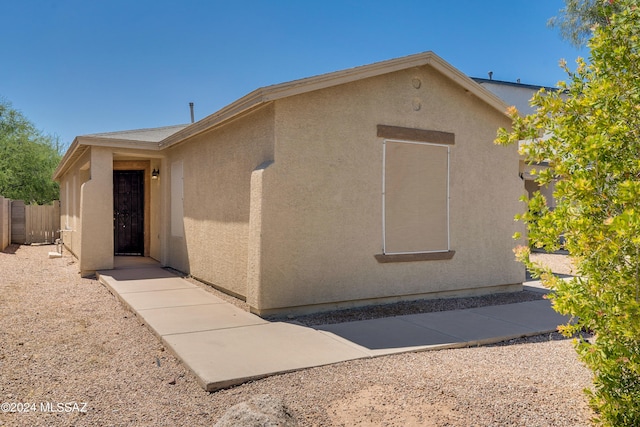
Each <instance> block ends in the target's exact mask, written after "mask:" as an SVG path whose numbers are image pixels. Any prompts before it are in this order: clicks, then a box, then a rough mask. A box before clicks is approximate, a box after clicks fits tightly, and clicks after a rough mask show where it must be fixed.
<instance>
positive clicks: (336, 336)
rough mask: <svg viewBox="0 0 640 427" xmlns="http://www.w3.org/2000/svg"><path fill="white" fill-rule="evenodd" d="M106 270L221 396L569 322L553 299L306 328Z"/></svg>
mask: <svg viewBox="0 0 640 427" xmlns="http://www.w3.org/2000/svg"><path fill="white" fill-rule="evenodd" d="M125 265H126V267H124V268H120V269H116V270H109V271H100V272H98V278H99V280H100V281H101V282H102V283H103V284H105V285H106V286H107V287H108V288H109V289H110V290H111V292H112V293H114V294H115V295H116V296H118V297H119V298H120V300H121V301H122V302H123V303H124V304H125V305H127V306H128V307H129V308H130V309H131V310H132V311H133V312H134V313H136V315H138V316H139V317H140V318H141V319H143V320H144V322H145V323H146V324H147V325H148V326H149V328H150V329H151V330H152V331H153V332H154V333H155V334H156V335H157V336H158V337H159V338H160V339H161V340H162V342H163V343H164V345H165V346H166V347H167V348H169V349H170V350H171V351H172V352H173V353H174V354H175V355H176V356H177V357H178V358H180V359H181V360H182V362H183V363H184V364H185V365H186V366H187V367H188V368H189V369H191V370H192V371H193V372H194V374H195V375H196V377H197V378H198V381H199V382H200V384H201V385H202V387H203V388H204V389H205V390H207V391H215V390H218V389H221V388H226V387H230V386H233V385H236V384H241V383H243V382H246V381H249V380H253V379H257V378H262V377H266V376H269V375H274V374H279V373H284V372H290V371H294V370H299V369H305V368H311V367H314V366H321V365H327V364H332V363H338V362H343V361H347V360H354V359H362V358H369V357H376V356H382V355H387V354H394V353H402V352H410V351H423V350H430V349H441V348H455V347H466V346H472V345H481V344H488V343H495V342H500V341H505V340H508V339H513V338H519V337H522V336H528V335H537V334H541V333H549V332H553V331H555V330H556V329H557V326H558V325H559V324H562V323H566V321H567V319H566V318H564V317H563V316H560V315H558V314H557V313H555V312H554V311H553V310H552V309H551V307H550V303H549V302H548V301H546V300H541V301H532V302H525V303H519V304H508V305H501V306H491V307H482V308H474V309H467V310H455V311H446V312H436V313H423V314H413V315H406V316H396V317H389V318H381V319H373V320H363V321H355V322H345V323H337V324H330V325H322V326H317V327H315V328H310V327H305V326H302V325H298V324H295V323H286V322H269V321H266V320H264V319H262V318H260V317H258V316H255V315H253V314H251V313H248V312H245V311H243V310H241V309H239V308H237V307H235V306H233V305H232V304H229V303H227V302H225V301H223V300H222V299H220V298H218V297H216V296H215V295H213V294H212V293H210V292H207V291H206V290H204V289H201V288H200V287H198V286H197V285H195V284H193V283H190V282H188V281H186V280H184V279H182V278H180V277H178V276H176V275H174V274H173V273H171V272H170V271H168V270H165V269H162V268H160V267H159V266H158V265H157V264H156V263H152V262H146V263H144V264H143V265H138V266H136V265H135V264H131V263H125Z"/></svg>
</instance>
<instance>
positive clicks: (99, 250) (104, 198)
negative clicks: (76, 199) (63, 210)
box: [79, 147, 113, 274]
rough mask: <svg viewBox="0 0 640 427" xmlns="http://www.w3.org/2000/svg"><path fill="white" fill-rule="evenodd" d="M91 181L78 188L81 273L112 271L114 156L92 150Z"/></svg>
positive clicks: (100, 149) (104, 151) (96, 149)
mask: <svg viewBox="0 0 640 427" xmlns="http://www.w3.org/2000/svg"><path fill="white" fill-rule="evenodd" d="M89 172H90V179H89V180H88V181H86V182H84V183H83V184H82V185H81V188H80V217H81V218H82V223H81V227H80V228H81V230H82V231H81V233H80V247H81V254H80V255H79V260H80V272H81V273H82V274H88V273H92V272H93V271H96V270H103V269H111V268H113V153H112V149H111V148H106V147H91V150H90V170H89Z"/></svg>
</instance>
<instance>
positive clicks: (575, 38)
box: [548, 0, 619, 47]
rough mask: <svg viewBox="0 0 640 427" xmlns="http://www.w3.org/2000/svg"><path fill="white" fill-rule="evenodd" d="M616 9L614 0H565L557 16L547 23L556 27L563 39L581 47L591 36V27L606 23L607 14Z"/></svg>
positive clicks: (617, 7)
mask: <svg viewBox="0 0 640 427" xmlns="http://www.w3.org/2000/svg"><path fill="white" fill-rule="evenodd" d="M618 10H619V4H618V3H617V2H616V1H615V0H565V7H564V8H562V9H560V14H559V15H558V16H554V17H553V18H551V19H549V22H548V25H549V26H550V27H554V28H558V29H559V30H560V34H561V35H562V37H563V38H564V39H566V40H569V41H570V42H571V43H572V44H573V45H574V46H576V47H581V46H583V45H584V44H585V43H586V41H587V40H588V39H589V37H591V34H592V31H593V28H595V26H597V25H599V26H604V25H607V23H608V16H609V15H611V13H612V12H613V11H618Z"/></svg>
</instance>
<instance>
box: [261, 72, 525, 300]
mask: <svg viewBox="0 0 640 427" xmlns="http://www.w3.org/2000/svg"><path fill="white" fill-rule="evenodd" d="M416 86H418V87H416ZM379 124H386V125H393V126H402V127H408V128H419V129H429V130H437V131H443V132H451V133H454V134H455V144H454V145H453V146H452V147H451V154H450V240H451V250H454V251H455V252H456V253H455V256H454V257H453V259H451V260H445V261H423V262H409V263H385V264H380V263H378V262H377V261H376V259H375V258H374V255H375V254H378V253H380V252H381V246H382V202H381V197H382V179H383V178H382V169H383V168H382V142H383V139H382V138H378V137H377V136H376V127H377V125H379ZM509 124H510V123H509V121H508V119H507V118H506V117H505V116H504V115H503V114H501V113H500V112H499V111H497V110H495V109H493V108H490V107H489V106H488V105H486V104H485V103H484V102H483V101H481V100H480V99H478V98H477V97H475V96H473V95H471V94H469V93H468V92H466V91H465V90H464V89H462V88H460V87H459V86H458V85H456V84H454V83H453V82H451V81H450V80H448V79H447V78H445V77H443V76H442V75H441V74H440V73H438V72H436V71H434V70H433V69H431V68H430V67H429V66H423V67H419V68H413V69H407V70H403V71H398V72H394V73H390V74H385V75H382V76H378V77H373V78H367V79H363V80H360V81H356V82H354V83H349V84H345V85H340V86H336V87H332V88H328V89H323V90H319V91H315V92H311V93H307V94H304V95H298V96H293V97H289V98H284V99H281V100H278V101H276V103H275V162H274V163H273V165H271V166H269V167H268V168H267V169H266V170H265V172H264V176H263V178H262V179H263V182H262V186H263V189H262V191H263V197H262V207H261V209H262V224H261V231H262V235H261V250H260V256H261V260H260V263H259V264H260V274H259V277H260V280H259V283H256V284H255V286H258V287H259V288H260V289H258V290H256V291H255V292H254V294H253V295H254V296H255V299H254V300H250V301H249V302H250V304H251V305H252V306H253V307H255V308H256V309H257V311H259V312H268V311H269V310H272V309H278V308H281V307H294V306H305V305H309V304H326V303H336V302H341V301H358V300H368V299H375V298H385V297H394V296H398V297H400V296H408V295H422V294H428V293H434V292H447V291H453V290H469V289H471V290H472V289H477V288H483V287H495V286H501V285H510V284H516V283H521V282H522V280H523V278H524V270H523V269H522V268H521V266H520V265H519V264H518V263H516V262H515V261H514V260H513V255H512V248H513V245H514V242H513V240H512V238H511V236H512V235H513V233H514V232H515V231H516V225H515V224H514V222H513V216H514V214H515V213H517V212H518V211H519V209H520V206H519V202H518V201H517V200H518V197H519V196H520V195H521V194H522V192H523V187H522V181H521V180H520V178H519V177H518V154H517V151H516V148H515V147H512V148H504V147H497V146H494V144H493V140H494V138H495V134H496V129H497V128H498V127H499V126H509ZM428 185H429V184H428V183H425V186H428Z"/></svg>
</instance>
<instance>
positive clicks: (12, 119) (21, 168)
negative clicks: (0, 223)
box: [0, 101, 60, 204]
mask: <svg viewBox="0 0 640 427" xmlns="http://www.w3.org/2000/svg"><path fill="white" fill-rule="evenodd" d="M59 161H60V145H59V144H58V141H57V139H55V138H52V137H50V136H46V135H43V134H42V133H41V132H40V131H38V130H37V129H36V128H35V126H34V125H33V124H32V123H31V122H30V121H29V120H27V118H26V117H24V116H23V115H22V114H21V113H20V112H19V111H17V110H15V109H13V108H12V106H11V104H10V103H8V102H3V101H0V196H3V197H6V198H9V199H14V200H24V201H25V202H26V203H38V204H44V203H49V202H51V201H53V200H56V199H58V198H59V188H58V184H57V183H56V182H54V181H53V179H52V174H53V171H54V170H55V168H56V166H57V165H58V162H59Z"/></svg>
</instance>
